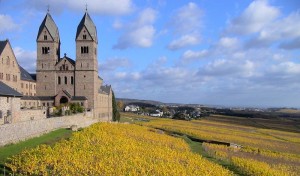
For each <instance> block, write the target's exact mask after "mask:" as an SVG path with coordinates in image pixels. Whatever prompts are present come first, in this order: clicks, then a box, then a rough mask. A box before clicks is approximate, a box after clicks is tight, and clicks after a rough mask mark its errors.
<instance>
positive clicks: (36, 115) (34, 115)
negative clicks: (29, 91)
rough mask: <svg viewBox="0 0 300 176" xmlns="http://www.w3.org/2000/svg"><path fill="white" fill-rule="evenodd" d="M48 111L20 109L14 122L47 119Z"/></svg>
mask: <svg viewBox="0 0 300 176" xmlns="http://www.w3.org/2000/svg"><path fill="white" fill-rule="evenodd" d="M46 111H47V110H46V109H22V110H20V114H19V116H18V117H16V118H15V120H14V121H13V122H14V123H17V122H24V121H30V120H39V119H46V118H47V114H46V113H47V112H46Z"/></svg>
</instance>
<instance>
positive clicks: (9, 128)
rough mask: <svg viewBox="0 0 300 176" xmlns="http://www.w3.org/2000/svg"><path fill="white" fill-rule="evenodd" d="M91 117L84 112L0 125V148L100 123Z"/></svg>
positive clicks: (97, 119)
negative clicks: (60, 130)
mask: <svg viewBox="0 0 300 176" xmlns="http://www.w3.org/2000/svg"><path fill="white" fill-rule="evenodd" d="M92 115H93V112H86V113H85V114H84V113H81V114H76V115H72V116H62V117H52V118H46V119H34V120H28V121H23V122H18V123H11V124H4V125H0V134H1V135H0V146H3V145H6V144H10V143H16V142H18V141H22V140H25V139H29V138H32V137H36V136H40V135H42V134H45V133H48V132H50V131H53V130H55V129H59V128H69V127H71V126H72V125H77V126H78V128H80V127H87V126H89V125H91V124H93V123H97V122H99V121H101V119H99V118H92Z"/></svg>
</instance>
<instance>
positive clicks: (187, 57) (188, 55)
mask: <svg viewBox="0 0 300 176" xmlns="http://www.w3.org/2000/svg"><path fill="white" fill-rule="evenodd" d="M207 56H209V52H208V50H201V51H192V50H187V51H185V52H184V53H183V55H182V57H181V58H182V59H183V60H184V61H192V60H196V59H202V58H205V57H207Z"/></svg>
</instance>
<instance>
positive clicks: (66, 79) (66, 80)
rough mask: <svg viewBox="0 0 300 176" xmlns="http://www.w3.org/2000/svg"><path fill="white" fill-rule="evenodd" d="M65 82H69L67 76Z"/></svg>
mask: <svg viewBox="0 0 300 176" xmlns="http://www.w3.org/2000/svg"><path fill="white" fill-rule="evenodd" d="M65 84H68V78H67V77H66V76H65Z"/></svg>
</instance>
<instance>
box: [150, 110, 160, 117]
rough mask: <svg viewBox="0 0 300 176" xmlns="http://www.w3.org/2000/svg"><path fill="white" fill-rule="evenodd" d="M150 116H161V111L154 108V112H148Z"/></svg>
mask: <svg viewBox="0 0 300 176" xmlns="http://www.w3.org/2000/svg"><path fill="white" fill-rule="evenodd" d="M150 116H152V117H162V116H163V112H161V111H160V110H156V111H155V112H152V113H150Z"/></svg>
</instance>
